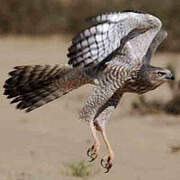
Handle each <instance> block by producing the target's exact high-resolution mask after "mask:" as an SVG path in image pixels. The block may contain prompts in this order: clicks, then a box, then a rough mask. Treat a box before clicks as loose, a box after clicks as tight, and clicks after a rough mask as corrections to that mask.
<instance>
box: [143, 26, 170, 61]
mask: <svg viewBox="0 0 180 180" xmlns="http://www.w3.org/2000/svg"><path fill="white" fill-rule="evenodd" d="M166 37H167V32H166V31H165V30H162V29H161V30H160V31H159V32H158V33H157V34H156V36H155V37H154V39H153V41H152V42H151V44H150V46H149V48H148V50H147V52H146V54H145V56H144V57H143V62H144V64H149V63H150V61H151V57H152V56H153V55H154V53H155V52H156V49H157V48H158V46H159V45H160V44H161V43H162V41H163V40H164V39H165V38H166Z"/></svg>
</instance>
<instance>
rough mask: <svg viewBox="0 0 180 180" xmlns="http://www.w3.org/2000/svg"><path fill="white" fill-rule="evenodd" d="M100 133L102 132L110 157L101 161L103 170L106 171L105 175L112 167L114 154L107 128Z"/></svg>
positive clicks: (107, 156)
mask: <svg viewBox="0 0 180 180" xmlns="http://www.w3.org/2000/svg"><path fill="white" fill-rule="evenodd" d="M100 132H101V135H102V137H103V140H104V142H105V145H106V147H107V150H108V155H106V156H105V157H104V158H102V159H101V165H102V167H103V168H105V169H106V171H105V173H108V172H109V170H110V169H111V167H112V160H113V158H114V153H113V151H112V148H111V145H110V143H109V141H108V139H107V136H106V132H105V128H103V129H101V130H100Z"/></svg>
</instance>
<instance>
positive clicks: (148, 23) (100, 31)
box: [4, 11, 174, 171]
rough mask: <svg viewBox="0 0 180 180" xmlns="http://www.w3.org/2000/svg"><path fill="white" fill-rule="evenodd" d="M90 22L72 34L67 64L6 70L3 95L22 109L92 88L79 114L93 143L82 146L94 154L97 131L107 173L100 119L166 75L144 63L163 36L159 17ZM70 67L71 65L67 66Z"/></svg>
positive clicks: (120, 16)
mask: <svg viewBox="0 0 180 180" xmlns="http://www.w3.org/2000/svg"><path fill="white" fill-rule="evenodd" d="M88 20H89V21H92V22H95V23H96V24H95V25H93V26H91V27H89V28H88V29H85V30H83V31H82V32H80V33H79V34H77V35H76V36H75V37H74V38H73V40H72V44H71V46H70V47H69V49H68V50H69V52H68V57H69V62H68V64H69V65H66V66H64V65H55V66H49V65H46V66H40V65H36V66H22V67H15V70H14V71H12V72H10V78H9V79H8V80H7V81H6V82H5V85H4V88H5V92H4V94H5V95H7V97H8V98H13V100H12V101H11V102H12V103H18V104H17V108H18V109H25V110H26V111H27V112H29V111H31V110H33V109H36V108H38V107H40V106H42V105H44V104H46V103H48V102H50V101H53V100H54V99H57V98H59V97H61V96H62V95H64V94H67V93H68V92H70V91H71V90H73V89H76V88H78V87H80V86H82V85H85V84H93V85H94V86H95V87H94V89H93V91H92V93H91V95H90V96H89V97H88V99H87V101H86V102H85V104H84V107H83V108H82V111H81V113H80V117H81V118H82V119H84V120H86V121H87V122H88V123H89V125H90V128H91V131H92V134H93V137H94V139H95V143H94V145H93V146H92V148H90V149H89V150H88V155H89V156H90V157H91V158H92V160H94V159H95V158H96V157H97V151H98V149H99V148H98V147H99V146H98V144H99V142H98V139H97V137H96V133H95V130H94V127H96V129H97V130H99V131H100V132H101V133H102V136H103V139H104V141H105V143H106V146H107V148H108V151H109V156H108V158H107V161H106V163H105V165H103V160H102V162H101V164H102V165H103V167H105V168H106V169H107V171H109V169H110V168H111V166H112V162H111V161H112V159H113V152H112V149H111V147H110V144H109V142H108V141H107V137H106V135H105V122H106V121H107V120H108V119H109V117H110V115H111V113H112V112H113V110H114V109H115V108H116V106H117V105H118V103H119V101H120V99H121V97H122V95H123V94H124V93H126V92H131V93H138V94H142V93H146V92H148V91H150V90H153V89H155V88H157V87H158V86H160V85H161V84H162V83H164V82H166V81H167V80H170V79H174V77H173V75H172V73H171V72H170V71H169V70H167V69H163V68H160V67H154V66H151V65H150V60H151V57H152V55H153V54H154V53H155V51H156V49H157V47H158V46H159V45H160V43H161V42H162V41H163V40H164V39H165V37H166V36H167V33H166V32H165V31H163V30H161V26H162V23H161V21H160V20H159V19H158V18H156V17H155V16H152V15H150V14H146V13H140V12H131V11H130V12H129V11H127V12H115V13H106V14H101V15H99V16H97V17H92V18H89V19H88ZM71 65H72V66H71Z"/></svg>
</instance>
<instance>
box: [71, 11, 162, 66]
mask: <svg viewBox="0 0 180 180" xmlns="http://www.w3.org/2000/svg"><path fill="white" fill-rule="evenodd" d="M90 20H92V21H94V22H96V23H97V24H96V25H94V26H92V27H90V28H89V29H85V30H83V31H82V32H80V33H79V34H77V35H76V36H75V37H74V38H73V40H72V45H71V46H70V48H69V52H68V57H69V62H68V63H69V64H72V65H73V66H74V67H76V66H81V67H84V66H88V65H90V64H94V65H96V64H98V63H99V62H101V61H103V60H104V59H106V58H107V57H108V56H109V55H111V54H112V53H113V52H114V51H115V50H117V49H120V50H121V49H122V48H123V47H124V45H125V44H126V42H127V41H129V40H133V39H134V38H135V37H138V36H140V34H144V33H146V32H147V31H148V30H149V31H150V30H151V31H153V30H154V29H156V32H158V31H159V29H160V27H161V21H160V20H159V19H158V18H156V17H154V16H152V15H150V14H143V13H137V12H116V13H107V14H102V15H99V16H97V17H94V18H91V19H90ZM148 40H149V39H148ZM150 42H151V41H150Z"/></svg>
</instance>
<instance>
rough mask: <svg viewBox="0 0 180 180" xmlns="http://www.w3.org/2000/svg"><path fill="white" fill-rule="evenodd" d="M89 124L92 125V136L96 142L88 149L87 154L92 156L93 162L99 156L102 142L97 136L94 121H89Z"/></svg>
mask: <svg viewBox="0 0 180 180" xmlns="http://www.w3.org/2000/svg"><path fill="white" fill-rule="evenodd" d="M89 126H90V129H91V133H92V136H93V138H94V144H93V146H92V147H91V148H89V149H88V150H87V155H88V157H90V158H91V159H90V162H92V161H94V160H95V159H96V158H97V154H98V151H99V147H100V142H99V140H98V137H97V134H96V129H95V126H94V123H93V121H92V122H90V123H89Z"/></svg>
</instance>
